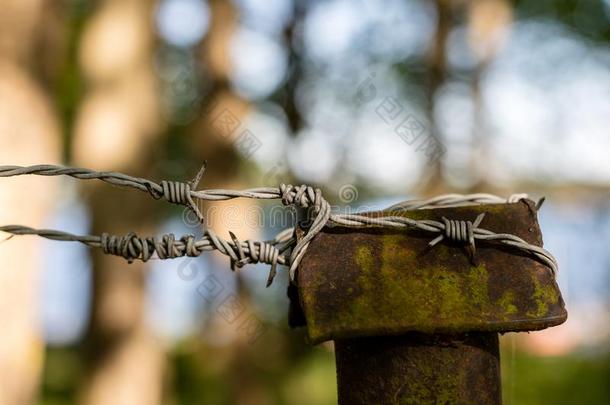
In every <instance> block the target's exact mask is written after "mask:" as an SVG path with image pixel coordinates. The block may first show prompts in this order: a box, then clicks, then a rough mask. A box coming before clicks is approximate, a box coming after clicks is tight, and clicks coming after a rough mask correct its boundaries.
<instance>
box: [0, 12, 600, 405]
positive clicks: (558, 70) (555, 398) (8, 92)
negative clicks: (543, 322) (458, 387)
mask: <svg viewBox="0 0 610 405" xmlns="http://www.w3.org/2000/svg"><path fill="white" fill-rule="evenodd" d="M609 118H610V1H608V0H597V1H596V0H527V1H514V2H513V1H508V0H470V1H467V0H454V1H450V0H436V1H425V0H410V1H407V0H385V1H383V2H381V1H373V0H327V1H323V0H319V1H314V0H311V1H304V0H266V1H263V0H235V1H230V0H158V1H155V0H28V1H24V0H0V163H1V164H17V165H29V164H39V163H56V164H65V165H74V166H84V167H89V168H93V169H99V170H117V171H123V172H126V173H129V174H132V175H138V176H144V177H148V178H152V179H158V180H161V179H176V180H188V179H190V178H191V177H192V176H193V175H194V174H195V173H196V171H197V170H198V168H199V166H200V165H201V162H202V161H203V160H207V161H208V170H207V171H206V174H205V176H204V178H203V181H202V184H201V185H200V187H203V188H215V187H223V188H247V187H257V186H274V185H277V184H278V183H280V182H287V183H288V182H291V183H292V184H299V183H301V182H305V183H311V184H315V185H318V186H320V187H321V188H322V189H323V191H324V193H325V196H326V197H327V199H329V200H330V201H331V202H332V203H333V204H336V205H338V206H349V207H353V208H355V209H356V208H362V207H369V208H379V207H384V206H387V205H390V204H392V203H395V202H398V201H400V200H403V199H406V198H412V197H415V196H432V195H435V194H438V193H443V192H462V193H468V192H478V191H486V192H493V193H498V194H500V195H508V194H511V193H513V192H527V193H529V194H530V195H531V196H532V197H534V198H539V197H541V196H546V197H547V203H546V204H545V206H544V207H543V209H542V211H541V214H540V216H541V218H540V219H541V226H542V229H543V232H544V236H545V246H546V247H547V248H548V249H550V250H551V251H552V252H553V253H554V254H555V255H556V256H557V258H558V260H559V263H560V274H559V277H558V281H559V284H560V287H561V290H562V293H563V297H564V299H565V301H566V304H567V308H568V310H569V320H568V321H567V322H566V323H565V324H564V325H562V326H559V327H556V328H553V329H550V330H547V331H542V332H537V333H532V334H520V335H515V334H507V335H504V336H503V337H502V341H501V345H502V358H503V396H504V400H505V403H507V404H607V403H609V402H610V353H609V350H608V348H609V346H608V344H609V342H610V250H609V249H608V248H607V244H608V241H609V240H610V204H609V203H608V194H609V192H610V159H609V158H608V150H609V148H610V137H609V133H608V128H609V127H608V120H609ZM0 206H1V207H2V209H1V210H0V223H2V224H11V223H19V224H23V225H29V226H34V227H50V228H58V229H62V230H67V231H71V232H74V233H83V234H84V233H94V234H99V233H101V232H111V233H115V234H121V233H124V232H127V231H128V230H135V231H137V232H139V233H141V234H159V233H161V232H166V231H171V232H175V233H176V234H182V233H201V229H199V227H197V226H195V225H194V224H193V221H192V219H190V218H189V217H188V215H185V213H184V212H183V211H182V210H180V209H179V208H177V207H174V206H172V207H167V204H163V203H161V202H154V201H150V198H147V196H145V195H143V193H138V192H135V191H128V190H121V189H118V188H113V187H110V186H108V185H105V184H99V183H96V182H76V181H74V180H73V179H58V178H11V179H2V182H1V186H0ZM273 207H274V205H273V204H263V203H260V202H256V201H250V200H238V201H232V202H230V203H223V204H209V205H207V206H205V207H204V208H205V212H206V214H207V215H208V218H209V224H207V225H208V226H209V227H211V228H212V229H214V230H215V231H216V232H217V233H219V234H220V235H222V236H224V237H227V236H228V234H227V232H228V230H233V231H235V232H236V233H237V234H238V235H239V236H240V238H242V239H246V238H249V237H250V238H256V239H260V238H266V237H269V236H270V235H272V234H273V233H274V232H276V231H277V230H279V229H281V228H282V227H287V226H290V219H291V217H290V215H287V214H286V212H285V211H281V210H280V211H278V210H277V208H275V209H274V208H273ZM0 263H2V265H1V269H0V324H1V325H2V332H1V333H0V403H1V404H29V403H40V404H48V405H51V404H53V405H59V404H72V403H83V404H110V403H112V404H119V405H120V404H144V405H146V404H160V403H164V404H332V403H336V394H335V374H334V373H335V369H334V359H333V353H332V345H321V346H318V347H310V346H308V345H307V344H306V343H305V341H304V336H303V333H302V331H298V330H297V331H293V330H289V329H288V327H287V306H288V300H287V298H286V290H285V286H286V282H287V277H286V274H285V271H281V274H280V276H279V277H278V279H277V280H276V282H275V283H274V284H273V285H272V286H271V287H270V288H268V289H265V288H264V284H265V279H266V276H267V269H266V267H265V266H258V265H257V266H250V267H248V268H246V269H243V270H241V271H239V272H237V273H231V272H230V270H229V266H228V263H227V261H226V259H225V258H224V257H222V256H220V255H216V254H209V255H207V256H205V257H200V258H198V259H193V260H191V259H189V260H184V259H178V260H174V261H168V262H160V261H152V262H149V264H148V265H146V266H144V265H142V264H135V263H134V264H132V265H127V264H126V263H125V262H124V261H123V260H121V259H118V258H114V257H103V256H102V255H100V254H99V252H94V251H91V250H88V249H86V248H83V247H81V246H78V245H76V244H65V243H64V244H62V243H57V242H48V241H43V240H40V239H38V238H33V237H31V238H30V237H21V238H13V239H11V240H10V241H5V242H4V243H1V244H0ZM229 304H231V305H233V306H232V307H231V308H239V311H238V313H239V316H236V315H235V312H230V311H229V312H227V310H226V308H227V307H226V306H227V305H229ZM231 314H233V315H235V316H233V315H231Z"/></svg>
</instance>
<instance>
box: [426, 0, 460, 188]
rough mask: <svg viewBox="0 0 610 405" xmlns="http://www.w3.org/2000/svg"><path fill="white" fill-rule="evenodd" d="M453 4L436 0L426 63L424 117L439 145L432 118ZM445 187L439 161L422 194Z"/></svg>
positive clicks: (444, 69)
mask: <svg viewBox="0 0 610 405" xmlns="http://www.w3.org/2000/svg"><path fill="white" fill-rule="evenodd" d="M452 3H453V1H452V0H435V1H434V4H435V7H436V14H437V21H436V30H435V33H434V40H433V42H432V46H431V48H430V50H429V54H428V60H427V66H426V68H427V71H428V78H427V82H426V84H427V85H426V88H425V95H426V115H427V118H428V122H429V125H430V135H431V136H433V137H435V138H436V140H437V141H438V142H441V143H442V142H443V138H442V135H441V133H440V131H439V129H438V126H437V125H436V119H435V117H434V107H435V97H436V96H437V91H438V89H439V88H440V87H441V86H442V85H443V84H444V83H445V79H446V76H447V37H448V36H449V32H450V30H451V27H452V25H453V4H452ZM444 186H445V181H444V179H443V165H442V158H438V159H436V160H435V161H434V162H432V163H431V168H430V169H429V171H428V176H427V178H426V179H425V180H424V182H423V184H422V187H423V190H422V191H423V194H437V193H439V192H441V191H442V189H443V188H444Z"/></svg>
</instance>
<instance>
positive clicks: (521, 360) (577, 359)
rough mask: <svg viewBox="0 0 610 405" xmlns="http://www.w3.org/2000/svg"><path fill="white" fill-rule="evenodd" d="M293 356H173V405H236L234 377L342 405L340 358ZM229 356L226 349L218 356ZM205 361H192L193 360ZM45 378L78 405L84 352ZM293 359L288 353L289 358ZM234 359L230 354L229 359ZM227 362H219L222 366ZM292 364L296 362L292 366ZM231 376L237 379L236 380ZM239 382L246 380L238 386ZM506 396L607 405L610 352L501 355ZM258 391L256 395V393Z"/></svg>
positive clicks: (300, 400)
mask: <svg viewBox="0 0 610 405" xmlns="http://www.w3.org/2000/svg"><path fill="white" fill-rule="evenodd" d="M302 345H303V348H306V349H307V350H303V351H299V352H298V353H291V354H290V355H288V356H281V357H284V358H283V359H282V360H280V361H276V360H274V359H272V358H270V357H269V354H268V353H262V354H259V355H255V357H256V356H262V357H265V358H269V361H268V364H266V365H261V363H260V358H259V359H257V358H252V357H251V355H244V357H243V358H238V359H237V360H238V362H237V363H235V359H233V363H232V365H230V364H231V362H230V361H228V360H226V359H225V360H223V359H222V358H223V354H222V353H221V354H220V355H219V354H218V353H216V352H215V353H214V356H212V355H211V352H210V351H212V350H217V349H214V348H207V350H199V349H198V350H176V351H174V352H173V353H172V354H171V355H170V371H169V372H168V377H167V381H166V384H167V387H168V388H169V389H170V390H171V391H170V392H169V393H168V395H167V398H166V401H165V402H166V403H170V404H215V405H222V404H234V403H236V399H237V398H236V395H238V392H237V391H238V390H237V389H236V388H237V387H236V386H235V379H236V376H235V375H234V373H240V374H242V375H243V377H244V379H243V380H245V381H248V380H250V379H251V378H252V379H253V381H251V382H250V383H249V387H247V390H246V391H248V392H250V393H251V394H252V395H253V398H257V400H256V399H255V400H253V401H252V403H261V404H267V403H269V404H292V405H301V404H302V405H305V404H315V405H326V404H329V405H330V404H336V401H337V399H336V392H335V384H336V378H335V365H334V359H333V354H332V352H330V351H329V350H326V349H324V348H320V347H315V348H310V347H308V346H306V344H305V343H303V344H302ZM218 350H219V351H221V352H222V349H218ZM197 352H198V353H200V354H197V355H193V353H197ZM46 354H47V361H46V364H45V368H44V375H43V376H42V381H43V390H42V394H41V398H40V401H39V403H40V404H43V405H64V404H74V403H76V402H77V401H76V399H77V387H78V385H79V383H80V380H81V378H82V376H81V370H82V369H83V367H82V364H80V363H79V357H78V352H77V348H74V347H73V348H49V349H47V353H46ZM284 354H286V353H284ZM226 355H227V356H229V352H228V351H227V353H226ZM219 358H220V360H219ZM286 362H290V365H289V366H287V365H286ZM228 373H232V375H231V378H229V376H228ZM237 379H238V380H239V378H237ZM502 388H503V400H504V404H507V405H513V404H519V405H546V404H548V405H550V404H553V405H561V404H570V405H571V404H587V405H596V404H604V405H605V404H607V403H608V402H607V399H608V398H610V352H608V351H607V350H606V351H605V353H604V352H602V353H597V354H596V353H593V352H589V353H584V354H583V353H581V354H571V355H568V356H562V357H538V356H533V355H531V354H528V353H526V352H523V351H520V350H519V349H516V350H514V351H513V349H512V348H511V347H510V346H509V345H505V346H503V347H502ZM253 390H254V391H253Z"/></svg>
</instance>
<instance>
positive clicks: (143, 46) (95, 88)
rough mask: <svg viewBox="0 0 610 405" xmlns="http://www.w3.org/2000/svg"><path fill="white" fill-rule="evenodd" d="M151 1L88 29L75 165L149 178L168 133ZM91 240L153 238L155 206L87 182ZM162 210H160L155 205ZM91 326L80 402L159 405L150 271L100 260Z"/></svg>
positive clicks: (107, 7) (116, 4)
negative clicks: (148, 318) (133, 235)
mask: <svg viewBox="0 0 610 405" xmlns="http://www.w3.org/2000/svg"><path fill="white" fill-rule="evenodd" d="M154 5H155V2H154V1H153V0H104V1H101V2H99V4H98V8H97V10H96V11H95V12H94V13H93V17H92V18H91V20H90V21H88V23H87V25H86V28H85V32H84V34H83V38H82V42H81V46H80V64H81V66H82V69H83V73H84V75H85V79H86V81H87V88H88V91H87V92H86V94H85V96H84V99H83V102H82V105H81V107H80V111H79V112H78V116H77V120H76V124H75V138H74V144H73V156H74V160H75V164H77V165H83V166H87V167H91V168H95V169H100V170H120V171H126V172H128V173H130V174H135V175H141V176H146V175H150V174H151V173H150V170H148V167H149V166H150V163H151V155H152V150H153V149H154V148H153V145H154V144H155V142H156V141H157V140H158V138H157V136H158V135H159V133H160V132H161V131H162V129H163V128H162V127H163V122H162V121H161V119H160V118H159V117H160V116H161V113H160V96H159V88H158V87H159V86H158V83H157V79H156V77H155V73H154V71H153V69H152V66H153V62H154V61H153V57H154V55H153V52H154V43H155V37H154V30H153V26H152V24H153V19H152V16H153V9H154ZM84 186H85V190H86V191H87V193H88V201H89V204H90V207H91V211H92V216H93V229H92V232H93V233H94V234H100V233H101V232H108V233H112V234H118V235H122V234H124V233H126V232H128V231H135V232H137V233H139V234H151V233H152V232H153V231H154V217H153V204H152V203H151V201H150V198H147V197H146V196H144V195H142V194H141V193H134V192H133V191H129V190H117V189H115V188H111V187H108V186H107V185H104V184H100V183H99V182H95V183H94V182H91V183H87V184H85V185H84ZM157 207H158V205H157ZM93 264H94V277H93V280H94V285H93V302H92V317H91V323H90V326H89V329H88V332H87V336H86V339H85V344H84V349H83V356H84V363H85V365H86V368H87V373H86V376H85V382H84V386H83V388H82V392H81V402H82V403H85V404H92V405H98V404H118V405H120V404H125V405H127V404H129V405H131V404H139V405H140V404H144V405H146V404H158V403H160V402H161V399H162V387H163V384H162V382H163V373H164V355H163V352H162V349H161V347H160V345H159V343H158V342H157V341H156V340H155V338H154V336H153V335H152V333H151V332H150V331H149V329H148V327H147V325H146V322H145V319H144V318H145V317H144V302H145V300H144V296H145V290H144V286H145V278H144V267H145V266H144V265H143V264H142V263H141V262H134V263H133V264H131V265H129V264H127V263H126V261H125V260H123V259H122V258H117V257H111V256H104V255H102V254H101V253H100V252H99V251H96V252H94V256H93Z"/></svg>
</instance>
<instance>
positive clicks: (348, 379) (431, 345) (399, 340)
mask: <svg viewBox="0 0 610 405" xmlns="http://www.w3.org/2000/svg"><path fill="white" fill-rule="evenodd" d="M335 353H336V358H337V386H338V397H339V404H340V405H359V404H362V405H365V404H366V405H369V404H480V405H486V404H499V403H500V399H501V398H500V396H501V390H500V357H499V351H498V334H497V333H493V332H487V333H473V334H463V335H451V336H447V335H425V334H418V333H409V334H407V335H405V336H384V337H374V338H357V339H339V340H336V341H335Z"/></svg>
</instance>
